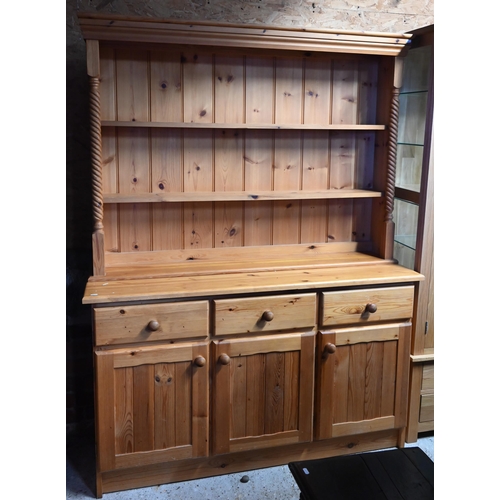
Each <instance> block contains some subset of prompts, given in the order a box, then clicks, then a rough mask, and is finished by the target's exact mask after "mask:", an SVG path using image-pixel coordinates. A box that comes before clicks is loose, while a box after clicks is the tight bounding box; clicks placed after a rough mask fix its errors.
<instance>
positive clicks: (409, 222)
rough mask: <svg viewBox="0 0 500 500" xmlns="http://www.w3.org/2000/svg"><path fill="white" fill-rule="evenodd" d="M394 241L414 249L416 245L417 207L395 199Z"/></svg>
mask: <svg viewBox="0 0 500 500" xmlns="http://www.w3.org/2000/svg"><path fill="white" fill-rule="evenodd" d="M394 224H395V226H396V227H395V238H394V239H395V240H396V241H397V242H398V243H400V244H402V245H405V246H407V247H409V248H413V249H415V246H416V243H417V224H418V205H415V204H414V203H410V202H408V201H404V200H400V199H398V198H396V199H395V200H394Z"/></svg>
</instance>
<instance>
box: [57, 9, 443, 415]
mask: <svg viewBox="0 0 500 500" xmlns="http://www.w3.org/2000/svg"><path fill="white" fill-rule="evenodd" d="M79 11H81V12H102V13H113V14H123V15H130V16H133V15H136V16H143V17H152V18H171V19H185V20H212V21H220V22H229V23H235V24H263V25H272V26H304V27H316V28H327V29H353V30H365V31H381V32H404V31H409V30H412V29H415V28H419V27H421V26H425V25H428V24H433V23H434V0H318V1H309V0H68V1H67V3H66V15H67V18H66V23H67V24H66V58H67V59H66V90H67V92H66V95H67V98H66V99H67V103H66V105H67V113H66V115H67V120H66V158H67V169H66V170H67V172H66V179H67V181H66V182H67V185H66V193H67V194H66V196H67V199H66V212H67V217H66V220H67V228H66V235H67V236H66V254H67V261H66V265H67V272H66V276H67V283H66V287H67V302H66V303H67V306H66V325H67V333H66V347H67V373H66V376H67V383H66V388H67V389H66V393H67V404H66V406H67V423H68V424H75V423H79V422H83V421H89V420H92V418H93V382H92V353H91V351H92V332H91V326H90V308H89V307H88V306H85V307H84V306H82V305H81V298H82V295H83V291H84V288H85V283H86V280H87V277H88V276H89V275H90V274H91V272H92V254H91V234H92V209H91V184H90V154H89V125H88V123H89V118H88V116H89V110H88V83H87V73H86V61H85V42H84V40H83V37H82V34H81V32H80V29H79V26H78V19H77V12H79Z"/></svg>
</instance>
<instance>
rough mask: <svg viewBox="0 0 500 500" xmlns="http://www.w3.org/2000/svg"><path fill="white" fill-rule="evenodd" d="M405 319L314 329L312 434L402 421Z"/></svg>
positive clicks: (407, 338)
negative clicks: (316, 379) (328, 329)
mask: <svg viewBox="0 0 500 500" xmlns="http://www.w3.org/2000/svg"><path fill="white" fill-rule="evenodd" d="M410 328H411V324H410V323H403V324H393V325H379V326H372V327H358V328H344V329H339V330H335V331H330V332H320V333H319V335H318V350H317V356H316V359H317V372H318V383H317V384H318V385H317V388H316V403H315V405H316V406H315V408H316V412H315V439H328V438H331V437H336V436H344V435H350V434H359V433H364V432H371V431H377V430H383V429H391V428H399V427H404V425H405V415H406V406H405V404H404V402H405V400H406V394H407V392H408V370H409V347H410Z"/></svg>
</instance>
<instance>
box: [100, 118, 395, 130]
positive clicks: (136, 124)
mask: <svg viewBox="0 0 500 500" xmlns="http://www.w3.org/2000/svg"><path fill="white" fill-rule="evenodd" d="M101 125H102V126H103V127H139V128H141V127H146V128H147V127H149V128H194V129H196V128H201V129H261V130H385V128H386V126H385V125H356V124H343V123H339V124H333V125H305V124H276V123H264V124H262V123H197V122H196V123H195V122H144V121H135V120H134V121H122V120H117V121H114V120H102V121H101Z"/></svg>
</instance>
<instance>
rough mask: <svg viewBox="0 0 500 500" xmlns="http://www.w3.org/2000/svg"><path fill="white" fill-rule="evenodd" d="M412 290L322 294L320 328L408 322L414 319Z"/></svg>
mask: <svg viewBox="0 0 500 500" xmlns="http://www.w3.org/2000/svg"><path fill="white" fill-rule="evenodd" d="M413 292H414V287H413V286H402V287H391V288H380V289H371V290H347V291H342V292H325V293H323V311H322V324H323V326H328V325H345V324H366V323H372V322H374V321H390V320H407V319H410V318H411V317H412V315H413V295H414V293H413Z"/></svg>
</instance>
